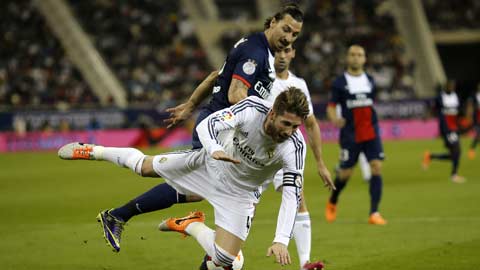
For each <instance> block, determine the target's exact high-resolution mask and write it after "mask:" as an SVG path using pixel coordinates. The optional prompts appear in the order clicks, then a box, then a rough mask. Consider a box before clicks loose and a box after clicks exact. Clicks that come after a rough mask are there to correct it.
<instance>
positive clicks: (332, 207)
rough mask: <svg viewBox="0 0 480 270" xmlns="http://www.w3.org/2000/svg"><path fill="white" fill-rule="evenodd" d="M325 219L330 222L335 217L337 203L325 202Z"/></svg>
mask: <svg viewBox="0 0 480 270" xmlns="http://www.w3.org/2000/svg"><path fill="white" fill-rule="evenodd" d="M325 219H326V220H327V222H329V223H332V222H334V221H335V219H337V205H336V204H333V203H331V202H328V203H327V208H326V209H325Z"/></svg>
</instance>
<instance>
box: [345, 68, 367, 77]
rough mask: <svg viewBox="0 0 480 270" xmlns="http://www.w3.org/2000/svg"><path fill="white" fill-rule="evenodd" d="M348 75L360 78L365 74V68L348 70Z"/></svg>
mask: <svg viewBox="0 0 480 270" xmlns="http://www.w3.org/2000/svg"><path fill="white" fill-rule="evenodd" d="M347 73H348V74H349V75H352V76H360V75H362V74H363V68H358V69H353V68H347Z"/></svg>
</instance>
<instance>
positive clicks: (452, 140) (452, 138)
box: [441, 131, 460, 148]
mask: <svg viewBox="0 0 480 270" xmlns="http://www.w3.org/2000/svg"><path fill="white" fill-rule="evenodd" d="M441 134H442V139H443V143H444V144H445V147H447V148H451V147H454V146H457V145H459V143H460V142H459V137H458V133H457V132H456V131H450V132H442V133H441Z"/></svg>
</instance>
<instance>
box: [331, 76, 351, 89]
mask: <svg viewBox="0 0 480 270" xmlns="http://www.w3.org/2000/svg"><path fill="white" fill-rule="evenodd" d="M346 84H347V79H346V78H345V74H344V73H342V74H341V75H338V76H337V77H335V79H334V80H333V83H332V86H333V87H334V88H339V89H342V88H344V87H345V85H346Z"/></svg>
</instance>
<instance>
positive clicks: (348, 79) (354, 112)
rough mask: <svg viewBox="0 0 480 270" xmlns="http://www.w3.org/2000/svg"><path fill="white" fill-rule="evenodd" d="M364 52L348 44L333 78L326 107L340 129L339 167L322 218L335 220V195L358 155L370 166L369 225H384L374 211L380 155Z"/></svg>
mask: <svg viewBox="0 0 480 270" xmlns="http://www.w3.org/2000/svg"><path fill="white" fill-rule="evenodd" d="M365 62H366V57H365V50H364V49H363V47H361V46H359V45H352V46H350V48H349V49H348V53H347V71H346V72H345V73H344V74H343V75H341V76H339V77H337V79H336V80H335V81H334V83H333V86H332V92H331V99H330V102H329V105H328V107H327V114H328V117H329V119H330V120H331V121H332V122H333V123H334V124H335V125H336V126H337V127H339V128H341V129H340V147H341V154H340V168H339V169H338V171H337V176H336V178H335V183H334V184H335V187H336V188H337V189H336V190H333V191H332V195H331V196H330V199H329V201H328V203H327V209H326V211H325V217H326V219H327V221H328V222H333V221H334V220H335V219H336V214H337V212H336V210H337V208H336V206H337V201H338V196H339V195H340V193H341V192H342V190H343V188H344V187H345V185H346V183H347V181H348V179H349V178H350V177H351V175H352V173H353V167H354V166H355V164H356V163H357V160H358V156H359V154H360V153H361V152H363V153H364V154H365V156H366V157H367V160H368V161H369V163H370V168H371V172H372V176H371V179H370V182H369V184H370V197H371V207H370V217H369V219H368V222H369V223H370V224H377V225H384V224H386V223H387V222H386V221H385V219H383V218H382V216H381V215H380V213H379V212H378V205H379V203H380V198H381V195H382V177H381V168H382V160H383V159H384V153H383V148H382V142H381V139H380V133H379V128H378V123H377V122H378V121H377V115H376V113H375V109H374V108H373V102H374V99H375V83H374V81H373V78H372V77H370V76H369V75H368V74H366V73H365V71H364V69H363V67H364V65H365ZM337 105H340V106H341V112H342V115H341V117H339V116H338V115H337V109H336V106H337Z"/></svg>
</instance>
